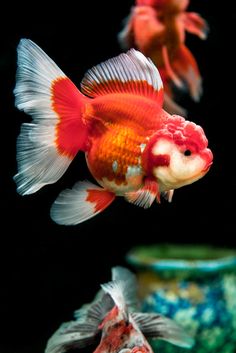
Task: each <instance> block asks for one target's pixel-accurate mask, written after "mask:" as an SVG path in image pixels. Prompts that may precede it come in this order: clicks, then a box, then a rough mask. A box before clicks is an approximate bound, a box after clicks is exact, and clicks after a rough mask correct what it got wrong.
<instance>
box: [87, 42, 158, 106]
mask: <svg viewBox="0 0 236 353" xmlns="http://www.w3.org/2000/svg"><path fill="white" fill-rule="evenodd" d="M81 90H82V92H83V93H84V94H86V95H87V96H89V97H97V96H102V95H106V94H112V93H130V94H135V95H140V96H144V97H148V98H151V99H153V100H155V101H157V102H158V103H159V104H160V105H161V106H162V103H163V84H162V80H161V77H160V74H159V72H158V70H157V68H156V66H155V65H154V64H153V62H152V61H151V60H150V59H149V58H146V57H145V56H144V55H143V54H142V53H140V52H139V51H137V50H135V49H130V50H129V51H128V52H127V53H123V54H120V55H119V56H117V57H114V58H112V59H109V60H107V61H105V62H103V63H101V64H99V65H97V66H94V67H93V68H92V69H90V70H88V71H87V73H86V74H85V76H84V78H83V80H82V82H81Z"/></svg>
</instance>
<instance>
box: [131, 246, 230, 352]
mask: <svg viewBox="0 0 236 353" xmlns="http://www.w3.org/2000/svg"><path fill="white" fill-rule="evenodd" d="M127 261H128V263H129V264H130V265H132V266H133V267H135V269H136V272H137V277H138V283H139V289H140V296H141V301H142V310H143V311H144V312H158V313H161V314H163V315H165V316H167V317H169V318H172V319H173V320H175V321H176V322H177V323H179V324H180V325H182V327H184V328H185V329H186V331H187V332H188V333H190V334H191V335H192V336H194V337H195V339H196V343H195V346H194V347H193V348H192V351H193V352H194V353H208V352H209V353H210V352H211V353H235V352H236V250H229V249H219V248H214V247H209V246H195V245H181V246H177V245H171V244H169V245H152V246H143V247H141V246H140V247H136V248H134V249H132V250H131V251H130V252H129V253H128V254H127ZM151 344H152V346H153V349H154V351H155V352H158V353H159V352H161V353H184V352H185V353H186V350H185V349H183V348H178V347H176V346H173V345H171V344H169V343H166V342H164V341H163V342H162V341H153V342H151Z"/></svg>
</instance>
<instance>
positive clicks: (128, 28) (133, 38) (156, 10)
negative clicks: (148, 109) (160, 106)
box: [118, 0, 208, 115]
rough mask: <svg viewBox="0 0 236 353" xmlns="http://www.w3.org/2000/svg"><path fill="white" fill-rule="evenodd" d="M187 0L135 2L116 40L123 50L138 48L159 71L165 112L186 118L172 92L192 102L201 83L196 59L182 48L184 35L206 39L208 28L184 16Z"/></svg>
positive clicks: (197, 17) (191, 15)
mask: <svg viewBox="0 0 236 353" xmlns="http://www.w3.org/2000/svg"><path fill="white" fill-rule="evenodd" d="M188 4H189V0H136V6H134V7H133V8H132V9H131V14H130V16H129V17H128V19H127V20H126V22H125V25H124V29H123V30H122V31H121V32H120V33H119V36H118V39H119V42H120V44H121V46H122V47H123V48H124V49H128V48H133V47H134V48H135V47H136V48H137V49H138V50H140V51H141V52H142V53H143V54H144V55H145V56H147V57H150V58H151V59H152V61H153V62H154V64H155V65H156V66H157V67H158V70H159V72H160V75H161V78H162V80H163V84H164V90H165V105H164V107H165V109H166V110H167V111H168V112H169V113H172V114H173V113H178V114H182V115H185V114H186V111H185V110H184V109H183V108H182V107H180V106H179V105H178V104H177V103H176V102H175V101H174V99H173V98H174V90H173V88H174V87H175V88H177V90H178V89H182V90H187V91H189V93H190V95H191V97H192V98H193V99H194V100H195V101H199V99H200V96H201V94H202V79H201V76H200V72H199V68H198V65H197V62H196V60H195V58H194V57H193V55H192V53H191V52H190V50H189V49H188V48H187V47H186V45H185V32H186V31H187V32H190V33H192V34H195V35H197V36H198V37H199V38H201V39H206V37H207V33H208V25H207V23H206V21H205V20H204V19H203V18H202V17H201V16H200V15H199V14H198V13H195V12H186V8H187V6H188Z"/></svg>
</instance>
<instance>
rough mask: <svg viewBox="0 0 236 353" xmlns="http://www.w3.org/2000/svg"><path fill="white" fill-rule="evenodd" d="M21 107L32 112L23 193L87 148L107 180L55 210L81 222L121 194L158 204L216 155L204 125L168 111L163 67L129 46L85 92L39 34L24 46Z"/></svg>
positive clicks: (79, 190) (20, 150) (92, 76)
mask: <svg viewBox="0 0 236 353" xmlns="http://www.w3.org/2000/svg"><path fill="white" fill-rule="evenodd" d="M14 93H15V96H16V106H17V107H18V108H19V109H20V110H24V111H25V112H26V113H29V114H31V115H32V117H33V121H32V122H31V123H25V124H23V125H22V128H21V133H20V135H19V137H18V142H17V161H18V169H19V171H18V173H17V174H16V175H15V177H14V178H15V181H16V183H17V186H18V192H19V193H20V194H22V195H26V194H31V193H34V192H36V191H37V190H39V189H40V188H42V187H43V186H44V185H46V184H51V183H54V182H56V181H57V180H58V179H59V178H60V177H61V176H62V175H63V173H64V172H65V171H66V169H67V168H68V167H69V165H70V163H71V162H72V160H73V158H74V157H75V156H76V154H77V153H78V151H84V152H85V155H86V160H87V164H88V168H89V169H90V171H91V173H92V175H93V177H94V178H95V179H96V180H97V182H98V184H100V186H102V187H99V186H96V185H93V184H92V183H90V182H87V181H84V182H79V183H76V184H75V186H74V187H73V188H72V190H69V189H68V190H65V191H63V192H62V193H61V194H60V195H59V197H58V199H57V200H56V201H55V203H54V204H53V206H52V209H51V216H52V218H53V220H54V221H55V222H57V223H60V224H78V223H80V222H83V221H85V220H86V219H89V218H91V217H93V216H94V215H96V214H98V213H100V212H101V211H102V210H104V209H105V208H106V207H107V206H108V205H109V204H110V203H111V202H112V201H113V200H114V199H115V196H116V195H118V196H124V197H125V198H126V199H127V200H128V201H129V202H131V203H134V204H137V205H139V206H142V207H150V206H151V204H152V203H153V201H154V200H155V199H156V200H157V201H158V202H160V195H161V194H163V195H164V196H165V197H166V198H168V199H169V200H171V198H172V194H173V190H174V189H176V188H179V187H181V186H183V185H187V184H190V183H192V182H194V181H196V180H198V179H199V178H201V177H202V176H203V175H204V174H205V173H206V172H207V171H208V169H209V167H210V165H211V163H212V153H211V151H210V150H209V149H208V148H207V144H208V142H207V139H206V137H205V134H204V132H203V130H202V128H201V127H199V126H197V125H195V124H194V123H192V122H189V121H186V120H185V119H184V118H182V117H180V116H174V115H173V116H171V115H169V114H168V113H167V112H165V111H164V110H163V109H162V102H163V86H162V81H161V78H160V75H159V73H158V70H157V68H156V67H155V65H154V64H153V63H152V62H151V60H149V59H147V58H146V57H145V56H144V55H143V54H141V53H140V52H138V51H136V50H134V49H133V50H130V51H129V52H128V53H127V54H121V55H119V56H118V57H115V58H113V59H110V60H108V61H106V62H104V63H102V64H100V65H98V66H96V67H93V68H92V69H91V70H89V71H88V72H87V74H86V75H85V77H84V79H83V81H82V83H81V91H79V90H78V89H77V88H76V87H75V85H74V84H73V83H72V82H71V81H70V80H69V78H67V77H66V76H65V74H64V73H63V72H62V71H61V70H60V69H59V68H58V67H57V66H56V64H55V63H54V62H53V61H52V60H51V59H50V58H49V57H48V56H47V55H46V54H45V53H44V52H43V51H42V50H41V49H40V48H39V47H38V46H37V45H36V44H35V43H33V42H32V41H30V40H26V39H22V40H21V42H20V44H19V46H18V71H17V83H16V87H15V90H14Z"/></svg>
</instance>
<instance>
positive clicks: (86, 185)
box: [51, 181, 115, 225]
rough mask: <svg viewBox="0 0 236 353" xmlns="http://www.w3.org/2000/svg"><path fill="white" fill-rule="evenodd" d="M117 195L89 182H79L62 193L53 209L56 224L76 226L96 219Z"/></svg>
mask: <svg viewBox="0 0 236 353" xmlns="http://www.w3.org/2000/svg"><path fill="white" fill-rule="evenodd" d="M114 199H115V194H114V193H112V192H110V191H108V190H105V189H102V188H101V187H99V186H96V185H94V184H92V183H90V182H88V181H83V182H78V183H76V184H75V185H74V187H73V188H72V189H66V190H64V191H62V192H61V193H60V195H59V196H58V198H57V199H56V201H55V202H54V204H53V205H52V208H51V218H52V219H53V220H54V222H56V223H58V224H64V225H75V224H79V223H82V222H84V221H86V220H87V219H89V218H92V217H94V216H95V215H97V214H98V213H100V212H102V211H103V210H105V208H107V207H108V206H109V205H110V204H111V203H112V201H113V200H114Z"/></svg>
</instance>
